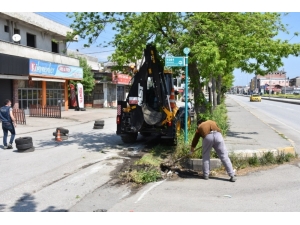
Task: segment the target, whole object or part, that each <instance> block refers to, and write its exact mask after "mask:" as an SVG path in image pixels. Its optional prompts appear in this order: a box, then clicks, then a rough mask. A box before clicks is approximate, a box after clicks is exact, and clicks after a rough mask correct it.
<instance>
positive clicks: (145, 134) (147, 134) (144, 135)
mask: <svg viewBox="0 0 300 225" xmlns="http://www.w3.org/2000/svg"><path fill="white" fill-rule="evenodd" d="M140 134H141V135H142V136H143V137H149V136H151V133H148V132H140Z"/></svg>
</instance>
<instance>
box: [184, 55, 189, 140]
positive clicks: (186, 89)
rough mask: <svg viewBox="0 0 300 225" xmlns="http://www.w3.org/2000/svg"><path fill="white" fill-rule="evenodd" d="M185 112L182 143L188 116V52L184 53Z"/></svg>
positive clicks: (185, 137) (185, 135) (185, 134)
mask: <svg viewBox="0 0 300 225" xmlns="http://www.w3.org/2000/svg"><path fill="white" fill-rule="evenodd" d="M185 58H186V61H185V99H184V101H185V113H184V143H186V142H187V132H188V131H187V117H188V105H187V99H188V54H186V55H185Z"/></svg>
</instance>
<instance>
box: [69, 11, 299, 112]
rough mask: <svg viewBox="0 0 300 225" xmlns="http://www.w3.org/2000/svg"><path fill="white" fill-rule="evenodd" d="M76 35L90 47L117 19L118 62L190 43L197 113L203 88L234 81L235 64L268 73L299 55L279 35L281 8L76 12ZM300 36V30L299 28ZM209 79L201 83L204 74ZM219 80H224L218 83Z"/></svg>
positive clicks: (115, 56)
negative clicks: (153, 46) (152, 46)
mask: <svg viewBox="0 0 300 225" xmlns="http://www.w3.org/2000/svg"><path fill="white" fill-rule="evenodd" d="M69 16H70V17H71V18H73V19H74V22H73V24H72V25H71V27H72V28H73V29H74V33H73V35H79V36H80V37H81V38H83V39H87V44H86V45H87V46H89V45H90V44H91V43H93V42H94V41H95V40H96V39H97V38H98V37H99V36H100V35H101V33H102V32H103V31H104V29H105V27H106V25H107V24H113V26H114V27H113V29H114V30H115V31H116V34H115V36H114V37H113V39H112V40H111V41H110V42H109V43H103V44H104V46H105V45H111V46H113V47H115V49H116V50H115V52H114V53H113V54H112V56H111V57H110V59H111V60H112V61H115V62H117V63H118V64H119V65H124V63H127V62H135V60H136V59H140V58H142V54H143V49H144V47H145V46H146V44H147V43H149V42H152V43H154V44H156V47H157V50H158V52H159V53H160V56H161V57H162V59H163V58H164V57H165V56H166V55H179V56H180V55H183V49H184V48H185V47H189V48H190V49H191V52H190V54H189V76H190V79H191V82H190V88H192V89H193V91H194V96H195V107H196V110H197V112H203V111H205V110H206V109H203V108H201V104H202V102H203V101H202V100H203V98H204V96H203V93H202V92H201V91H199V90H198V89H199V87H203V86H204V85H205V83H207V82H208V80H209V79H211V78H215V79H213V80H216V82H217V85H216V86H217V87H218V90H217V93H218V94H219V95H222V93H223V92H224V91H225V87H229V86H231V85H232V83H233V80H234V79H233V75H232V74H233V71H234V69H238V68H239V69H241V70H242V71H243V72H247V73H255V74H260V75H264V74H266V73H268V72H272V71H275V70H277V69H278V68H279V67H281V66H282V65H283V63H282V58H283V57H288V56H289V55H295V56H298V53H299V50H300V45H299V44H290V43H289V42H288V41H286V40H279V39H275V37H276V35H277V34H278V33H279V32H286V33H287V27H286V25H284V24H282V23H281V14H280V13H252V12H246V13H239V12H234V13H231V12H196V13H194V12H189V13H180V12H151V13H149V12H142V13H132V12H128V13H114V12H109V13H94V12H92V13H86V12H85V13H73V14H71V15H69ZM295 35H298V34H297V33H295ZM200 77H201V78H202V80H204V82H205V83H200V81H199V78H200ZM218 82H219V83H218Z"/></svg>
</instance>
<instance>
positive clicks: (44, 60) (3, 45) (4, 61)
mask: <svg viewBox="0 0 300 225" xmlns="http://www.w3.org/2000/svg"><path fill="white" fill-rule="evenodd" d="M71 31H72V30H71V29H70V28H68V27H66V26H63V25H61V24H59V23H56V22H54V21H52V20H49V19H47V18H45V17H42V16H40V15H37V14H35V13H31V12H26V13H23V12H17V13H15V12H0V104H2V102H3V100H4V99H6V98H8V99H11V100H12V103H13V107H14V108H22V109H25V110H28V108H29V107H30V105H43V106H44V105H61V106H62V109H63V110H68V81H69V80H82V78H83V70H82V68H81V67H79V60H78V59H75V58H72V57H68V56H67V54H66V36H67V32H71Z"/></svg>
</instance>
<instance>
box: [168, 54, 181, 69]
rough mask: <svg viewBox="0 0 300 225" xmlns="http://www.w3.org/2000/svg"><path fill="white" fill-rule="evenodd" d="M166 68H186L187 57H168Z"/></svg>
mask: <svg viewBox="0 0 300 225" xmlns="http://www.w3.org/2000/svg"><path fill="white" fill-rule="evenodd" d="M165 66H166V67H183V66H185V57H178V56H174V57H172V56H171V57H170V56H169V57H166V59H165Z"/></svg>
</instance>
